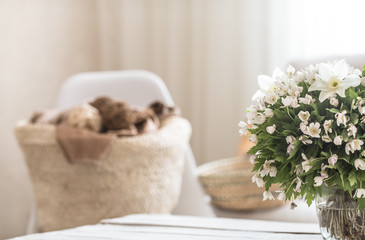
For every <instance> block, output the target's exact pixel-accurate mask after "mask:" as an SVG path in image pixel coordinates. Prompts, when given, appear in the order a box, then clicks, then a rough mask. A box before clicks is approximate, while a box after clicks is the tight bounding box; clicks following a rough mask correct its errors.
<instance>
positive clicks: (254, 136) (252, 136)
mask: <svg viewBox="0 0 365 240" xmlns="http://www.w3.org/2000/svg"><path fill="white" fill-rule="evenodd" d="M248 140H250V141H251V142H253V143H257V135H256V134H250V136H249V137H248Z"/></svg>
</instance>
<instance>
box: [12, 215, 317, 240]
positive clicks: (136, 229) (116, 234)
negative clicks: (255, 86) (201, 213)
mask: <svg viewBox="0 0 365 240" xmlns="http://www.w3.org/2000/svg"><path fill="white" fill-rule="evenodd" d="M34 239H37V240H61V239H62V240H76V239H78V240H79V239H104V240H106V239H108V240H114V239H115V240H124V239H125V240H147V239H148V240H157V239H158V240H171V239H172V240H181V239H189V240H205V239H213V240H214V239H222V240H223V239H224V240H230V239H232V240H233V239H259V240H265V239H270V240H279V239H280V240H282V239H288V240H304V239H305V240H311V239H314V240H315V239H317V240H320V239H322V237H321V236H320V234H319V227H318V225H317V224H313V223H287V222H273V221H261V220H245V219H230V218H203V217H190V216H173V215H145V214H137V215H129V216H125V217H122V218H114V219H107V220H103V221H101V223H100V224H96V225H87V226H81V227H77V228H73V229H67V230H62V231H55V232H48V233H40V234H31V235H27V236H23V237H17V238H14V240H34Z"/></svg>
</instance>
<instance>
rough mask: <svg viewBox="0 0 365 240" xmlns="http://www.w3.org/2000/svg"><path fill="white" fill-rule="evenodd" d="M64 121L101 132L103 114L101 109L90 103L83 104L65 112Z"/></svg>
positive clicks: (70, 124)
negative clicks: (100, 112) (100, 111)
mask: <svg viewBox="0 0 365 240" xmlns="http://www.w3.org/2000/svg"><path fill="white" fill-rule="evenodd" d="M62 123H63V124H67V125H69V126H72V127H76V128H84V129H89V130H92V131H95V132H100V130H101V116H100V114H99V111H98V110H97V109H96V108H94V107H93V106H91V105H89V104H83V105H81V106H77V107H74V108H71V109H70V110H68V111H67V112H65V115H64V119H63V120H62Z"/></svg>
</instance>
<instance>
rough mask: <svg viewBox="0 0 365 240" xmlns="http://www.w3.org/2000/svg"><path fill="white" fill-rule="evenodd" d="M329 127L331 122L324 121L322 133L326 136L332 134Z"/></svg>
mask: <svg viewBox="0 0 365 240" xmlns="http://www.w3.org/2000/svg"><path fill="white" fill-rule="evenodd" d="M331 125H332V120H325V121H324V123H323V128H324V131H325V132H326V134H328V133H332V128H331Z"/></svg>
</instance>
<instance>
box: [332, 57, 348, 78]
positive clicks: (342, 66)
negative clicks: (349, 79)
mask: <svg viewBox="0 0 365 240" xmlns="http://www.w3.org/2000/svg"><path fill="white" fill-rule="evenodd" d="M333 71H334V75H335V76H336V77H338V78H339V79H344V78H345V77H346V76H347V75H348V74H349V72H348V70H347V63H346V61H345V59H341V60H340V61H338V62H336V63H335V65H334V67H333Z"/></svg>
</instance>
